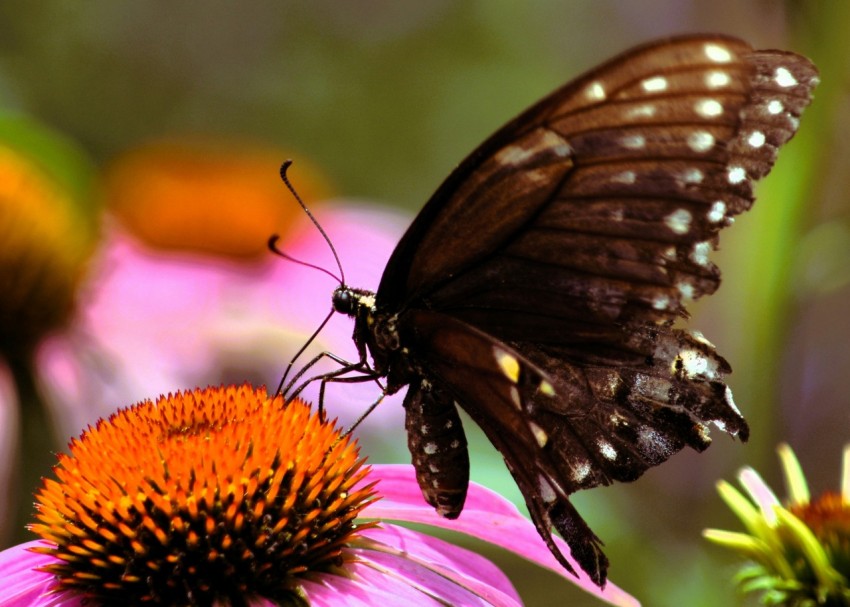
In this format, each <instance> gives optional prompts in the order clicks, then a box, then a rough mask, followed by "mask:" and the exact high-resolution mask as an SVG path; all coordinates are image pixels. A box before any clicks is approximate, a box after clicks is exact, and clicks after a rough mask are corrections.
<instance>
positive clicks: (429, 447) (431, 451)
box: [422, 443, 437, 455]
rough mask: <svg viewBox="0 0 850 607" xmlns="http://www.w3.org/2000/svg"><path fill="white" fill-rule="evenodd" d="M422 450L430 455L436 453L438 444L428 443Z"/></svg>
mask: <svg viewBox="0 0 850 607" xmlns="http://www.w3.org/2000/svg"><path fill="white" fill-rule="evenodd" d="M422 450H423V451H424V452H425V453H426V454H428V455H434V454H435V453H436V452H437V444H436V443H427V444H426V445H425V447H423V449H422Z"/></svg>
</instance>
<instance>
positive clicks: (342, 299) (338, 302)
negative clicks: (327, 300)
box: [331, 287, 357, 316]
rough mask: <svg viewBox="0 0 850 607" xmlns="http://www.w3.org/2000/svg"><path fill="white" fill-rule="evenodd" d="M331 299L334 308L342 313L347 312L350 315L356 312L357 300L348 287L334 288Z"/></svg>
mask: <svg viewBox="0 0 850 607" xmlns="http://www.w3.org/2000/svg"><path fill="white" fill-rule="evenodd" d="M331 301H332V303H333V307H334V310H336V311H337V312H339V313H340V314H347V315H348V316H351V315H353V314H354V309H355V307H356V301H357V300H356V299H355V297H354V295H353V294H352V293H351V290H350V289H349V288H348V287H338V288H337V289H336V290H334V294H333V298H332V299H331Z"/></svg>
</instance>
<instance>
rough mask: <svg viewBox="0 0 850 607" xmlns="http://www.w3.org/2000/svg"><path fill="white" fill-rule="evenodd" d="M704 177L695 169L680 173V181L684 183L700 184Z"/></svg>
mask: <svg viewBox="0 0 850 607" xmlns="http://www.w3.org/2000/svg"><path fill="white" fill-rule="evenodd" d="M704 177H705V175H703V172H702V171H700V170H699V169H695V168H690V169H685V170H684V171H683V172H682V181H684V182H685V183H702V180H703V178H704Z"/></svg>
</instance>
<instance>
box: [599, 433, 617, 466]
mask: <svg viewBox="0 0 850 607" xmlns="http://www.w3.org/2000/svg"><path fill="white" fill-rule="evenodd" d="M596 446H597V447H599V453H601V454H602V457H604V458H605V459H607V460H610V461H612V462H613V461H614V460H615V459H617V450H616V449H614V445H612V444H611V443H609V442H608V441H606V440H603V439H601V438H600V439H599V440H597V441H596Z"/></svg>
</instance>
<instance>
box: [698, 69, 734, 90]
mask: <svg viewBox="0 0 850 607" xmlns="http://www.w3.org/2000/svg"><path fill="white" fill-rule="evenodd" d="M730 82H732V79H731V78H730V77H729V74H727V73H726V72H721V71H714V72H709V73H708V74H706V75H705V85H706V86H707V87H708V88H711V89H719V88H722V87H724V86H727V85H728V84H729V83H730Z"/></svg>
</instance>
